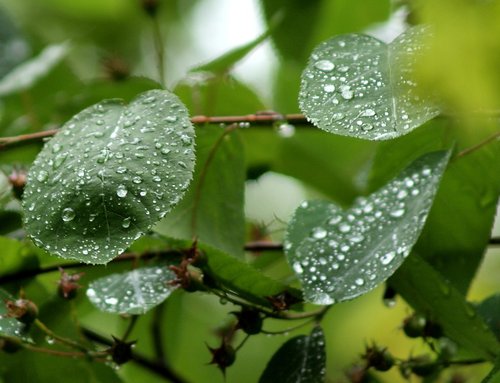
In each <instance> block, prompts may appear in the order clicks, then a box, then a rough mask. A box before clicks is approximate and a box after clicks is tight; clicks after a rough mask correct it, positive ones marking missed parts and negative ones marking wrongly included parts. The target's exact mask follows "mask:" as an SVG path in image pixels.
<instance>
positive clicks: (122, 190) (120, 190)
mask: <svg viewBox="0 0 500 383" xmlns="http://www.w3.org/2000/svg"><path fill="white" fill-rule="evenodd" d="M127 193H128V190H127V188H126V187H125V185H118V188H117V189H116V195H117V196H118V197H120V198H124V197H125V196H126V195H127Z"/></svg>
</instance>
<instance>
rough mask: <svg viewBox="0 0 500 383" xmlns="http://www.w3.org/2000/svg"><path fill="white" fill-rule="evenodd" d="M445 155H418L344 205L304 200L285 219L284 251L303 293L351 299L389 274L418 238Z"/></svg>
mask: <svg viewBox="0 0 500 383" xmlns="http://www.w3.org/2000/svg"><path fill="white" fill-rule="evenodd" d="M448 158H449V152H433V153H430V154H427V155H424V156H422V157H420V158H419V159H418V160H416V161H415V162H413V163H412V164H411V165H410V166H408V168H406V169H405V170H404V171H403V172H402V173H401V174H400V175H398V176H397V177H396V178H395V179H393V180H392V181H391V182H389V183H388V184H387V185H385V186H384V187H383V188H381V189H380V190H378V191H377V192H375V193H373V194H371V195H370V196H368V197H366V198H359V199H358V200H356V202H355V203H354V205H353V206H352V207H351V208H350V209H349V210H342V209H341V208H340V207H338V206H336V205H334V204H331V203H328V202H323V201H314V202H307V201H306V202H304V203H303V204H302V205H301V206H300V207H299V208H298V209H297V210H296V212H295V214H294V217H293V218H292V220H291V221H290V223H289V226H288V230H287V234H286V242H285V251H286V254H287V258H288V262H289V263H290V265H292V267H293V270H294V271H295V273H296V275H297V276H298V277H299V279H300V280H301V282H302V286H303V288H304V291H305V296H306V299H307V300H309V301H311V302H314V303H317V304H331V303H335V302H338V301H344V300H348V299H352V298H355V297H357V296H359V295H361V294H364V293H366V292H368V291H370V290H372V289H373V288H375V287H376V286H378V285H379V284H380V283H382V282H384V281H385V280H386V279H387V278H388V277H390V276H391V275H392V274H393V273H394V271H395V270H397V268H398V267H399V266H400V265H401V263H402V262H403V261H404V259H405V257H406V256H407V255H408V254H409V253H410V250H411V248H412V247H413V245H414V244H415V242H416V241H417V239H418V236H419V234H420V231H421V230H422V227H423V226H424V223H425V220H426V218H427V214H428V213H429V210H430V208H431V206H432V202H433V200H434V196H435V194H436V191H437V189H438V186H439V182H440V180H441V175H442V174H443V172H444V169H445V168H446V164H447V162H448Z"/></svg>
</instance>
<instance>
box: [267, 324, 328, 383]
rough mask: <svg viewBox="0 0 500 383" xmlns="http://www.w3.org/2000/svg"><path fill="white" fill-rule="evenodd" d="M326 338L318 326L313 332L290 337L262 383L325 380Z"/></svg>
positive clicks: (302, 382)
mask: <svg viewBox="0 0 500 383" xmlns="http://www.w3.org/2000/svg"><path fill="white" fill-rule="evenodd" d="M325 365H326V353H325V338H324V335H323V330H321V328H320V327H316V328H314V329H313V330H312V332H311V335H309V336H306V335H300V336H296V337H295V338H292V339H290V340H288V341H287V342H286V343H285V344H283V346H281V348H280V349H279V350H278V351H277V352H276V354H274V355H273V357H272V358H271V360H270V361H269V363H268V364H267V366H266V369H265V370H264V372H263V374H262V376H261V377H260V380H259V382H260V383H275V382H287V383H323V382H324V380H325V371H326V366H325Z"/></svg>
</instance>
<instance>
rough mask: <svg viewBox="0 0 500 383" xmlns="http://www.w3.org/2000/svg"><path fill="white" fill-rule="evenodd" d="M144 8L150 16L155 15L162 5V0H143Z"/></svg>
mask: <svg viewBox="0 0 500 383" xmlns="http://www.w3.org/2000/svg"><path fill="white" fill-rule="evenodd" d="M141 5H142V9H143V10H144V12H146V13H147V14H148V15H149V16H151V17H155V16H156V13H157V12H158V8H159V6H160V0H141Z"/></svg>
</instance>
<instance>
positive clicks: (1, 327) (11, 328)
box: [0, 289, 31, 341]
mask: <svg viewBox="0 0 500 383" xmlns="http://www.w3.org/2000/svg"><path fill="white" fill-rule="evenodd" d="M6 300H12V301H15V300H16V298H14V297H13V296H12V295H10V294H9V293H8V292H6V291H5V290H3V289H0V338H1V337H15V338H20V339H22V340H23V341H31V338H30V337H29V336H28V335H27V333H26V327H25V325H24V324H22V323H21V322H19V321H18V320H17V319H15V318H9V317H7V316H5V315H6V314H7V307H6V306H5V301H6Z"/></svg>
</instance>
